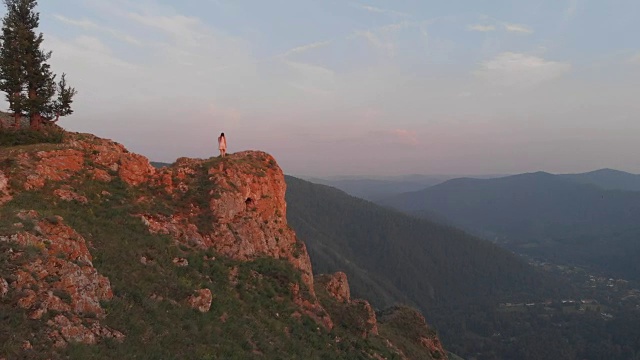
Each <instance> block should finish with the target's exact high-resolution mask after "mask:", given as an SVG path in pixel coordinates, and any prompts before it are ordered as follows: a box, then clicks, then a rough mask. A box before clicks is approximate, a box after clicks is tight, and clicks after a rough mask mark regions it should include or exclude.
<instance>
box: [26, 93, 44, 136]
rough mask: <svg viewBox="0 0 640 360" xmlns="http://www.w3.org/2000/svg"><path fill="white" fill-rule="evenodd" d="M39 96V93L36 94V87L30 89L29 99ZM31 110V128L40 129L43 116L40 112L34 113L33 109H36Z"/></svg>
mask: <svg viewBox="0 0 640 360" xmlns="http://www.w3.org/2000/svg"><path fill="white" fill-rule="evenodd" d="M37 96H38V94H36V90H35V89H29V100H33V99H35V98H36V97H37ZM30 110H31V115H29V125H30V127H31V129H33V130H38V129H40V123H41V122H42V116H41V115H40V114H38V113H34V112H33V110H34V109H30Z"/></svg>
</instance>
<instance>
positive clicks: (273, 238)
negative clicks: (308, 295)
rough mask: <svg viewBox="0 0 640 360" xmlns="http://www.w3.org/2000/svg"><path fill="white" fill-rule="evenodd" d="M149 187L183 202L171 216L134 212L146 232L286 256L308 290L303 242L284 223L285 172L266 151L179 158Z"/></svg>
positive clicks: (225, 249) (225, 251) (226, 249)
mask: <svg viewBox="0 0 640 360" xmlns="http://www.w3.org/2000/svg"><path fill="white" fill-rule="evenodd" d="M203 184H204V185H203ZM151 185H152V186H159V187H162V188H163V189H164V191H165V192H166V193H167V194H172V196H173V198H174V202H176V203H185V206H184V207H183V208H182V209H179V210H178V211H177V212H176V213H174V214H173V215H171V216H166V215H159V214H139V216H140V217H141V219H142V221H143V222H144V223H145V224H146V225H147V226H148V227H149V230H150V231H151V232H153V233H161V234H168V235H171V236H172V237H174V238H175V239H176V240H177V241H179V242H181V243H183V244H185V245H188V246H195V247H200V248H210V247H211V248H214V249H215V250H216V251H217V252H219V253H220V254H222V255H225V256H228V257H231V258H233V259H237V260H250V259H255V258H257V257H260V256H270V257H274V258H277V259H286V260H288V261H289V262H291V263H292V264H293V265H294V266H295V267H296V268H297V269H299V270H301V271H302V274H303V281H304V283H305V284H306V285H307V287H308V288H309V289H310V291H311V292H312V293H313V276H312V271H311V261H310V259H309V255H308V253H307V250H306V246H305V244H304V243H303V242H301V241H299V240H298V239H297V238H296V235H295V233H294V232H293V230H291V228H289V226H288V225H287V220H286V211H287V206H286V203H285V198H284V196H285V191H286V184H285V181H284V174H283V173H282V170H281V169H280V168H279V167H278V166H277V163H276V161H275V159H273V157H271V156H270V155H268V154H266V153H263V152H259V151H244V152H240V153H236V154H232V155H228V156H227V157H226V158H225V159H224V160H220V159H213V160H200V159H189V158H180V159H178V160H177V161H176V163H175V164H174V165H173V166H171V167H167V168H163V169H162V170H160V171H159V172H158V173H157V174H156V175H155V176H154V177H153V178H152V180H151ZM194 191H197V192H198V193H197V196H198V197H199V198H200V199H199V201H197V203H198V204H197V205H196V204H194V202H193V201H189V200H190V199H189V197H190V196H192V192H194ZM205 199H206V203H205V202H204V201H205ZM185 200H186V201H185ZM202 218H205V219H206V222H205V223H204V224H203V222H202V221H201V219H202ZM197 224H200V226H199V225H197ZM202 225H205V226H204V227H203V226H202Z"/></svg>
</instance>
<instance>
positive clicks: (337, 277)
mask: <svg viewBox="0 0 640 360" xmlns="http://www.w3.org/2000/svg"><path fill="white" fill-rule="evenodd" d="M316 281H317V282H318V284H319V285H320V286H322V287H323V288H324V289H325V290H326V291H327V293H328V294H329V295H330V296H331V297H333V298H334V299H335V300H337V301H339V302H341V303H344V304H345V305H349V306H353V307H355V308H359V309H361V310H362V311H363V312H364V314H365V316H364V317H365V319H364V324H363V326H362V328H363V331H362V334H361V336H362V337H363V338H367V337H369V336H371V335H378V320H377V319H376V312H375V311H374V310H373V308H372V307H371V304H369V302H368V301H366V300H361V299H351V291H350V290H349V281H348V280H347V275H346V274H345V273H343V272H336V273H334V274H330V275H328V274H322V275H318V276H317V277H316Z"/></svg>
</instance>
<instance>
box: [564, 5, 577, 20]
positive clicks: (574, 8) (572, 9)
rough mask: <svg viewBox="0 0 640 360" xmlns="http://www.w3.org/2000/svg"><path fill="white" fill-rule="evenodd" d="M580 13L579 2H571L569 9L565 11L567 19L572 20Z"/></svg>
mask: <svg viewBox="0 0 640 360" xmlns="http://www.w3.org/2000/svg"><path fill="white" fill-rule="evenodd" d="M576 11H578V0H569V7H568V8H567V10H566V11H565V19H566V20H570V19H571V18H573V17H574V15H575V14H576Z"/></svg>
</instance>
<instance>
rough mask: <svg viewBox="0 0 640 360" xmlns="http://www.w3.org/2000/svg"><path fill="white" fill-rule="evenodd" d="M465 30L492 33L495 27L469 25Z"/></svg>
mask: <svg viewBox="0 0 640 360" xmlns="http://www.w3.org/2000/svg"><path fill="white" fill-rule="evenodd" d="M467 29H469V30H471V31H479V32H488V31H494V30H495V29H496V27H495V26H493V25H481V24H476V25H469V26H468V27H467Z"/></svg>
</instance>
